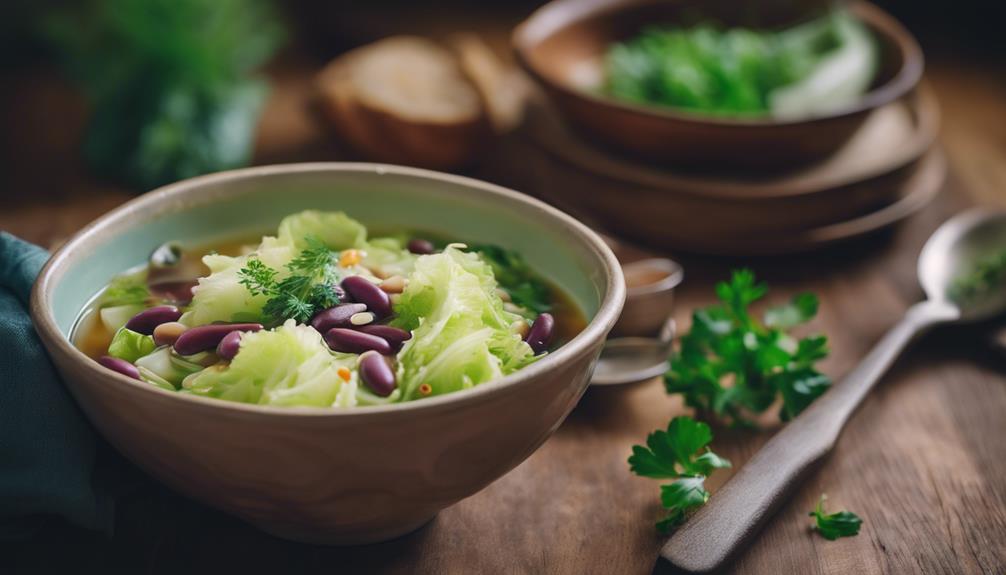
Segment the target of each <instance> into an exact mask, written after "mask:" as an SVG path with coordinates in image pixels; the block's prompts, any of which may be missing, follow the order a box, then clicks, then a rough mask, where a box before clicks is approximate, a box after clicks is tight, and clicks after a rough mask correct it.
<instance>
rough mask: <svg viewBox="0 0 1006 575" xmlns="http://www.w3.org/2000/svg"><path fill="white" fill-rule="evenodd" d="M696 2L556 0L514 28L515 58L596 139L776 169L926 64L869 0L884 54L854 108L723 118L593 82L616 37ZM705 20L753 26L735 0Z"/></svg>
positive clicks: (641, 154) (636, 150)
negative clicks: (641, 99) (621, 95)
mask: <svg viewBox="0 0 1006 575" xmlns="http://www.w3.org/2000/svg"><path fill="white" fill-rule="evenodd" d="M698 4H700V2H698V1H697V0H657V1H652V0H586V1H584V0H555V1H553V2H551V3H549V4H547V5H545V6H544V7H542V8H540V9H539V10H538V11H536V12H535V13H534V14H532V15H531V16H530V17H529V18H528V19H527V20H526V21H524V22H523V23H522V24H520V25H519V26H518V27H517V28H516V30H515V31H514V33H513V39H512V40H513V46H514V49H515V51H516V55H517V60H518V62H520V64H521V65H522V66H523V67H524V69H525V70H526V71H527V72H528V73H529V74H530V75H531V77H532V78H534V79H535V80H536V81H537V83H538V84H540V85H541V86H542V87H543V88H544V89H545V92H546V94H547V95H548V97H549V98H550V99H551V100H552V102H553V104H554V105H555V107H556V108H557V109H558V110H559V111H560V113H561V114H562V116H563V117H564V118H565V119H566V120H567V121H568V122H569V123H570V125H571V126H572V127H573V128H574V129H575V130H576V131H577V132H579V133H580V134H582V135H583V136H585V137H587V138H589V139H591V140H593V141H594V143H595V144H598V145H602V146H606V147H610V148H612V149H615V150H617V151H620V152H622V153H624V154H627V155H630V156H635V157H636V158H638V159H643V160H645V161H648V162H655V163H663V164H672V165H675V166H677V167H679V168H691V169H697V170H709V169H715V170H717V171H723V170H741V171H752V170H755V171H778V170H780V169H784V168H788V167H793V166H799V165H806V164H809V163H812V162H815V161H819V160H822V159H824V158H826V157H828V156H829V155H830V154H832V153H834V152H835V151H836V150H838V149H839V148H840V147H841V146H842V145H843V144H844V143H845V142H846V141H847V140H848V139H849V138H850V137H852V135H853V134H854V133H855V132H856V130H858V129H859V127H860V126H861V125H862V124H863V122H864V121H865V120H866V118H867V116H869V115H870V113H871V112H872V111H873V110H875V109H877V108H878V107H881V106H883V105H885V104H888V103H890V102H892V101H894V100H897V99H898V98H901V97H903V96H905V95H906V94H908V93H910V92H911V91H912V90H913V89H914V88H915V86H916V85H917V84H918V82H919V79H920V77H921V75H922V70H923V57H922V51H921V50H920V49H919V46H918V44H917V43H916V41H915V40H914V39H913V38H912V36H911V35H910V34H909V33H908V32H907V31H906V30H905V29H904V28H903V27H902V26H901V25H899V24H898V23H897V22H896V21H895V20H894V19H893V18H891V17H890V16H888V15H887V14H886V13H884V12H883V11H882V10H880V9H879V8H877V7H875V6H873V5H870V4H866V3H864V2H855V3H853V4H851V5H850V9H851V11H852V13H853V14H854V15H855V16H856V17H858V18H859V19H861V20H862V21H863V22H864V23H865V24H866V25H867V27H868V28H869V29H870V30H871V31H872V32H873V34H874V36H875V38H876V39H877V42H878V49H879V50H878V52H879V56H880V62H879V66H878V70H877V77H876V78H875V79H874V83H873V86H872V88H871V89H870V90H869V91H868V92H867V93H866V94H865V95H863V97H862V98H861V99H860V100H859V101H858V102H857V103H856V104H855V105H853V106H849V107H847V108H845V109H842V110H838V111H836V112H833V113H830V114H827V115H819V116H812V117H808V118H803V119H795V120H789V119H786V120H781V119H773V118H722V117H712V116H703V115H700V114H696V113H692V112H686V111H680V110H675V109H674V108H671V107H661V106H646V105H639V104H634V103H628V102H623V101H620V100H615V99H612V98H609V97H606V96H604V95H601V94H599V93H597V91H596V90H595V89H591V86H594V85H596V83H597V80H598V79H599V78H601V65H602V58H603V55H604V52H605V50H606V49H607V48H608V46H610V45H611V44H612V43H613V42H617V41H621V40H624V39H626V38H629V37H632V36H634V35H635V34H637V33H638V32H639V30H640V29H641V28H643V27H644V26H646V25H650V24H654V23H665V24H673V23H690V22H694V21H695V20H694V18H692V17H691V15H692V14H693V13H694V11H695V10H696V6H697V5H698ZM701 5H702V14H704V17H705V18H712V19H713V20H715V21H719V22H723V23H724V24H725V25H727V26H736V25H741V26H743V25H750V20H744V19H742V18H739V15H740V14H744V13H746V12H745V11H743V10H737V9H736V5H735V4H734V3H733V2H731V0H706V1H704V2H701Z"/></svg>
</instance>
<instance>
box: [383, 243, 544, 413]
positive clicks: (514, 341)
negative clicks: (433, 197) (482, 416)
mask: <svg viewBox="0 0 1006 575" xmlns="http://www.w3.org/2000/svg"><path fill="white" fill-rule="evenodd" d="M395 311H396V312H397V313H398V319H397V320H396V322H395V323H396V325H398V326H399V327H402V328H403V329H408V330H411V331H412V332H413V337H412V339H410V340H409V341H408V342H406V344H405V347H404V348H403V349H402V351H401V352H400V353H399V356H398V359H399V386H400V387H402V388H403V389H404V396H403V397H404V399H405V400H409V399H414V398H415V397H416V395H417V393H418V388H419V386H420V385H421V384H424V383H425V384H428V385H429V386H430V388H431V393H430V395H439V394H443V393H449V392H452V391H457V390H459V389H466V388H469V387H472V386H474V385H478V384H480V383H484V382H486V381H489V380H491V379H495V378H497V377H501V376H503V375H506V374H509V373H512V372H513V371H515V370H517V369H519V368H520V367H523V366H524V365H526V364H528V363H530V362H531V361H533V360H534V352H533V351H532V350H531V348H530V346H528V345H527V344H526V343H525V342H524V341H523V340H522V339H521V338H520V336H519V335H516V334H515V333H514V332H513V331H511V325H512V324H513V323H514V322H515V321H523V320H522V319H521V318H520V316H518V315H517V314H514V313H510V312H507V311H506V310H504V309H503V301H502V300H501V299H500V298H499V295H497V293H496V280H495V279H494V278H493V273H492V268H490V267H489V266H488V265H487V264H486V263H485V262H483V261H482V260H481V259H480V258H479V257H478V256H477V255H476V254H471V253H465V252H462V251H461V250H459V249H457V248H456V247H454V246H448V247H447V248H446V249H445V250H444V251H443V252H442V253H439V254H432V255H427V256H422V257H420V258H418V259H417V260H416V264H415V271H414V272H413V274H412V275H411V276H410V277H409V284H408V286H407V287H406V289H405V292H404V293H402V297H401V299H400V300H399V302H398V304H397V305H396V306H395Z"/></svg>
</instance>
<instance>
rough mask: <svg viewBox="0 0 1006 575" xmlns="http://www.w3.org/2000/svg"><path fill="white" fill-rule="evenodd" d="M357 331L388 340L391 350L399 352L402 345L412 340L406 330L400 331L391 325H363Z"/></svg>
mask: <svg viewBox="0 0 1006 575" xmlns="http://www.w3.org/2000/svg"><path fill="white" fill-rule="evenodd" d="M356 331H362V332H363V333H367V334H370V335H376V336H377V337H379V338H381V339H384V340H387V342H388V343H389V344H391V348H392V349H393V350H394V351H395V352H398V350H400V349H402V344H403V343H405V342H406V341H408V340H410V339H412V334H411V333H409V332H407V331H405V330H404V329H398V328H397V327H392V326H390V325H378V324H371V325H361V326H359V327H357V328H356Z"/></svg>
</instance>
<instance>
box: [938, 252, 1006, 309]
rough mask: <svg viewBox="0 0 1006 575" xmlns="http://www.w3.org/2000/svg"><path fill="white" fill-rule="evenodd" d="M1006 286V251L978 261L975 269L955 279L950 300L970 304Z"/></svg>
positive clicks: (950, 291) (951, 286) (951, 285)
mask: <svg viewBox="0 0 1006 575" xmlns="http://www.w3.org/2000/svg"><path fill="white" fill-rule="evenodd" d="M1004 286H1006V251H1002V252H1000V253H998V254H995V255H992V256H989V257H986V258H983V259H980V260H978V262H977V263H976V264H975V267H974V269H972V270H970V271H969V272H967V273H965V274H962V275H960V276H958V277H956V278H954V280H953V282H952V283H951V284H950V290H949V295H950V299H951V300H953V301H955V302H957V303H968V302H970V301H972V300H974V299H976V298H979V297H982V296H983V295H985V294H987V293H989V292H990V291H992V290H1001V289H1004Z"/></svg>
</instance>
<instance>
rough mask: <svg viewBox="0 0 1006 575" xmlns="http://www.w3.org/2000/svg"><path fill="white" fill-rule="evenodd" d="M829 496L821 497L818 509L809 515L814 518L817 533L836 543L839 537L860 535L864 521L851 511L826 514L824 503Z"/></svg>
mask: <svg viewBox="0 0 1006 575" xmlns="http://www.w3.org/2000/svg"><path fill="white" fill-rule="evenodd" d="M825 499H827V496H825V495H823V494H822V495H821V499H820V500H818V502H817V507H815V508H814V510H813V511H811V512H810V513H809V515H810V516H811V517H813V518H814V520H815V523H816V525H815V526H814V527H816V529H817V531H818V532H819V533H820V534H821V536H822V537H824V538H825V539H827V540H829V541H834V540H836V539H838V538H839V537H852V536H853V535H858V534H859V527H860V526H861V525H862V524H863V520H862V519H860V518H859V516H858V515H856V514H855V513H853V512H851V511H839V512H837V513H831V514H828V513H825V511H824V501H825Z"/></svg>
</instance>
